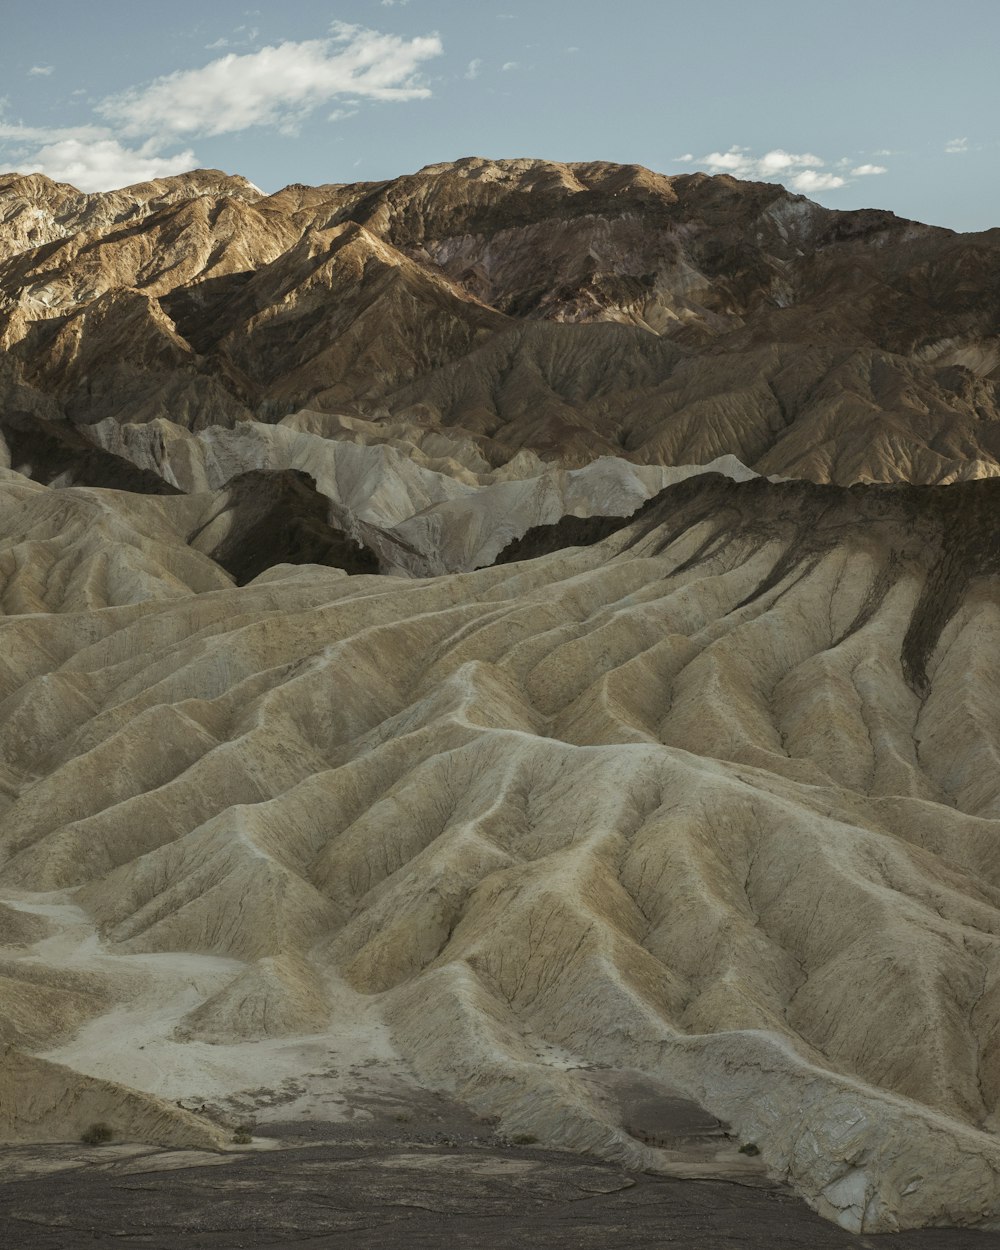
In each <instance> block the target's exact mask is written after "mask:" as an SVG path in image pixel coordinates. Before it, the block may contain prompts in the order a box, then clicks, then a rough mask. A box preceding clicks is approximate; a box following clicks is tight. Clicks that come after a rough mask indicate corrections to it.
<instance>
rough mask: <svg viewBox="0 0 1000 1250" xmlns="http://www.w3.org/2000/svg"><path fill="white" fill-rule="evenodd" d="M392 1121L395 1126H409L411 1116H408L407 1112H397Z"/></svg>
mask: <svg viewBox="0 0 1000 1250" xmlns="http://www.w3.org/2000/svg"><path fill="white" fill-rule="evenodd" d="M393 1119H394V1120H395V1121H396V1123H397V1124H409V1123H410V1121H411V1120H412V1119H413V1116H412V1115H410V1113H409V1111H397V1112H396V1114H395V1116H394V1117H393Z"/></svg>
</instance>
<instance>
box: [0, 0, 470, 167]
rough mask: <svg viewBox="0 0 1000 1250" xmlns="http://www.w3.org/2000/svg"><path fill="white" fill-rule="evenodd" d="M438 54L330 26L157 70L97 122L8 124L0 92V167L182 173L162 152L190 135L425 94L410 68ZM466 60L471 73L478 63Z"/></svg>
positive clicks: (291, 122) (339, 112) (290, 126)
mask: <svg viewBox="0 0 1000 1250" xmlns="http://www.w3.org/2000/svg"><path fill="white" fill-rule="evenodd" d="M396 2H397V3H399V4H403V3H407V0H396ZM248 16H249V14H248ZM257 33H258V32H257V29H256V28H255V27H250V26H238V27H236V29H235V31H234V32H233V36H232V38H233V42H236V43H240V42H243V43H245V42H246V41H248V40H253V39H255V38H256V36H257ZM442 52H443V47H442V44H441V40H440V38H439V37H438V36H437V35H428V36H422V37H416V38H412V39H405V38H402V37H400V36H397V35H385V34H381V33H380V32H378V31H373V30H367V29H365V28H363V27H360V26H350V25H347V24H346V23H343V22H335V23H333V25H332V26H331V27H330V34H329V36H328V37H326V38H323V39H313V40H307V41H304V42H301V43H292V42H285V43H281V44H278V45H276V46H274V47H266V48H261V49H260V50H258V51H256V52H248V53H246V54H243V55H237V54H236V53H232V52H231V53H228V54H227V55H225V56H222V57H219V58H217V59H216V60H213V61H210V62H209V64H207V65H205V66H204V67H202V68H201V69H197V70H181V71H178V72H177V73H174V74H167V75H165V76H164V77H162V78H158V79H156V80H155V81H154V82H152V83H149V84H147V85H145V86H141V87H134V88H131V89H130V90H127V91H124V92H122V93H121V94H119V95H115V96H109V97H107V98H106V99H104V100H102V101H100V102H99V103H98V104H97V105H96V112H97V114H98V116H99V118H100V119H101V121H102V122H103V123H104V124H98V125H84V126H72V127H70V126H66V127H49V126H30V125H25V124H24V123H23V122H20V121H18V122H10V121H7V120H5V118H4V109H5V108H6V107H7V105H8V102H7V101H6V100H4V99H2V98H0V154H2V156H0V160H2V165H0V168H2V169H3V170H4V171H10V170H18V171H21V172H26V173H32V172H38V173H44V174H47V175H48V176H49V177H51V178H55V179H57V180H59V181H67V182H72V183H73V184H74V185H76V186H77V187H79V188H80V189H81V190H83V191H107V190H112V189H114V188H116V187H122V186H127V185H129V184H130V183H134V182H142V181H145V180H147V179H150V178H158V177H165V176H168V175H170V174H177V173H182V172H184V171H185V170H188V169H192V168H194V167H195V166H197V164H198V160H197V157H196V156H195V154H194V152H193V151H192V150H191V149H190V147H187V146H185V147H184V149H183V150H182V151H175V150H172V149H175V148H177V147H179V146H180V145H181V144H182V143H185V142H186V141H190V139H191V137H193V136H196V135H202V136H209V135H221V134H230V133H233V132H235V131H240V130H245V129H247V128H248V127H250V126H275V127H277V128H278V129H280V130H282V131H284V132H286V133H288V132H293V131H294V129H295V127H296V126H297V125H298V124H299V123H300V122H301V121H303V120H304V119H305V118H306V117H308V116H310V115H311V114H312V113H314V112H315V111H316V110H317V109H318V108H319V107H321V106H322V105H323V104H336V105H339V106H340V107H334V108H333V109H332V110H331V111H330V112H328V113H327V119H328V120H329V121H331V122H336V121H341V120H344V119H345V118H348V117H352V116H353V115H354V114H355V113H356V112H357V111H358V106H359V105H360V103H361V102H362V101H365V100H376V101H383V100H391V101H400V100H414V99H422V98H425V97H426V96H429V95H430V94H431V92H430V88H429V87H428V86H426V85H425V83H424V82H423V81H422V79H421V78H420V69H421V67H422V65H423V63H424V62H425V61H427V60H429V59H431V58H433V57H436V56H440V55H441V53H442ZM472 64H473V65H476V67H477V69H478V64H479V63H478V62H473V63H472ZM470 68H471V66H470ZM30 72H31V73H35V72H38V73H46V74H47V73H48V72H49V69H48V68H46V67H44V66H36V67H34V68H33V69H32V70H31V71H30ZM81 90H82V89H81Z"/></svg>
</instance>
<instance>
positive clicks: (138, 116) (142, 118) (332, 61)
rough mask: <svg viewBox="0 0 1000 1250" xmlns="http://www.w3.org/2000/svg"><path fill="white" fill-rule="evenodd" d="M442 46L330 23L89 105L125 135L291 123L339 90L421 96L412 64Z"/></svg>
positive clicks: (169, 135)
mask: <svg viewBox="0 0 1000 1250" xmlns="http://www.w3.org/2000/svg"><path fill="white" fill-rule="evenodd" d="M442 51H443V47H442V44H441V40H440V39H439V38H438V36H437V35H429V36H418V37H416V38H414V39H403V38H401V37H400V36H398V35H384V34H380V33H379V32H378V31H374V30H366V29H364V28H363V27H360V26H348V25H346V24H345V23H343V22H338V23H336V24H335V25H334V27H333V33H332V35H331V36H330V38H328V39H310V40H306V41H304V42H301V43H281V44H277V45H275V46H273V47H266V48H261V49H260V50H259V51H258V52H249V53H246V54H244V55H242V56H237V55H235V54H234V53H230V54H229V55H227V56H223V57H219V58H218V59H217V60H215V61H210V62H209V64H208V65H206V66H204V67H203V68H202V69H194V70H178V71H177V72H176V73H173V74H167V75H165V76H164V77H162V78H157V79H156V80H155V81H154V82H152V83H150V84H149V85H148V86H145V87H134V88H132V89H131V90H129V91H125V92H122V93H121V94H120V95H117V96H111V97H110V98H108V99H106V100H104V101H102V102H101V103H100V104H99V105H98V106H97V112H98V113H99V114H100V115H101V116H102V117H103V118H105V119H106V120H107V121H108V122H109V123H111V124H112V125H113V126H114V127H115V128H116V129H117V130H118V131H119V132H120V133H121V134H123V135H125V136H129V137H135V136H139V135H156V136H158V137H160V138H161V139H163V140H167V139H173V138H177V137H179V136H181V135H222V134H231V133H233V132H235V131H239V130H246V129H247V128H248V127H251V126H277V127H279V128H281V129H284V130H291V129H294V127H295V126H296V125H298V124H299V123H300V122H302V121H303V120H305V118H306V117H308V116H309V115H310V114H311V113H312V112H313V111H314V110H315V109H316V108H317V107H319V106H320V105H322V104H325V103H327V102H329V101H330V100H332V99H334V98H335V97H336V96H340V95H351V96H353V97H355V98H359V99H360V98H367V99H371V100H397V101H399V100H415V99H422V98H424V97H426V96H429V95H430V94H431V92H430V88H429V87H428V86H426V85H425V84H424V83H423V82H422V81H421V80H420V78H419V69H420V66H421V65H422V63H423V62H424V61H427V60H430V59H431V58H432V57H436V56H440V55H441V53H442Z"/></svg>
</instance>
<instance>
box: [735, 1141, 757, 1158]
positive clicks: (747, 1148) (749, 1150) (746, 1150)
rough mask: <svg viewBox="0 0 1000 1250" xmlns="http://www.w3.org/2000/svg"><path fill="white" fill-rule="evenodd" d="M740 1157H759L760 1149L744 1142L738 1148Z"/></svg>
mask: <svg viewBox="0 0 1000 1250" xmlns="http://www.w3.org/2000/svg"><path fill="white" fill-rule="evenodd" d="M740 1154H741V1155H759V1154H760V1147H759V1146H758V1145H757V1144H756V1143H755V1142H752V1141H745V1142H744V1143H743V1145H742V1146H741V1147H740Z"/></svg>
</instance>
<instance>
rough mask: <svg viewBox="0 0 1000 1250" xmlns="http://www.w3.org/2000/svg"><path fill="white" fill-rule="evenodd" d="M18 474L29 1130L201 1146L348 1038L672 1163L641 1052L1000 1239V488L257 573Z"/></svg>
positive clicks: (14, 775) (15, 1077)
mask: <svg viewBox="0 0 1000 1250" xmlns="http://www.w3.org/2000/svg"><path fill="white" fill-rule="evenodd" d="M2 490H3V499H4V500H5V503H4V507H5V509H6V511H4V512H3V526H4V533H5V535H6V538H5V540H4V544H3V547H2V550H0V573H2V577H3V586H2V603H3V607H4V612H5V615H4V617H3V618H2V620H0V698H2V700H3V701H2V704H0V758H2V760H3V772H2V774H0V792H2V795H3V798H2V803H3V810H2V816H0V828H2V836H0V856H2V861H3V867H2V878H3V900H2V907H0V941H2V942H3V943H4V956H3V967H2V980H0V1004H2V1010H0V1018H2V1020H3V1022H4V1023H3V1025H2V1028H3V1031H4V1032H3V1042H4V1044H5V1045H6V1046H8V1047H12V1048H13V1049H12V1050H9V1051H8V1052H6V1057H5V1062H4V1068H3V1072H4V1076H3V1082H4V1085H3V1090H2V1092H3V1095H4V1096H3V1098H2V1100H0V1107H2V1117H3V1118H2V1122H0V1131H2V1135H3V1136H4V1137H6V1138H7V1139H11V1138H25V1137H28V1138H34V1139H39V1138H42V1139H45V1138H48V1139H52V1138H53V1136H55V1137H59V1136H60V1135H62V1136H64V1137H65V1136H69V1137H73V1136H76V1135H78V1134H79V1132H80V1131H82V1129H83V1128H84V1127H85V1126H86V1124H87V1123H88V1122H90V1121H92V1120H93V1119H95V1118H101V1119H116V1120H117V1123H118V1127H119V1130H120V1131H121V1132H123V1133H124V1134H126V1135H127V1134H131V1135H133V1136H135V1137H137V1138H138V1139H140V1140H141V1139H145V1140H152V1141H172V1142H187V1143H191V1144H200V1145H204V1144H206V1143H211V1142H215V1143H221V1140H222V1130H221V1129H219V1128H217V1127H216V1126H215V1125H214V1124H213V1123H212V1122H210V1121H209V1120H206V1119H204V1118H203V1117H199V1116H198V1115H196V1114H193V1113H192V1111H191V1110H189V1109H194V1111H197V1104H198V1102H199V1100H202V1101H204V1100H205V1099H217V1098H225V1097H232V1096H235V1095H238V1094H239V1093H240V1091H241V1090H245V1089H247V1088H248V1087H256V1086H259V1085H261V1084H265V1083H268V1084H270V1085H271V1086H272V1087H273V1086H275V1085H278V1084H280V1082H281V1080H283V1079H285V1078H291V1077H301V1076H303V1075H304V1074H306V1073H312V1074H314V1075H315V1074H316V1073H317V1070H318V1069H317V1063H318V1060H319V1058H320V1057H321V1056H322V1055H327V1056H328V1055H330V1054H331V1053H332V1054H335V1055H340V1056H341V1057H342V1059H343V1061H344V1062H345V1063H346V1062H347V1060H348V1057H350V1060H351V1061H352V1062H361V1061H364V1060H371V1061H373V1062H374V1063H376V1064H381V1065H384V1066H385V1068H386V1070H387V1071H390V1070H391V1071H392V1072H393V1073H395V1074H396V1075H397V1076H398V1078H399V1079H401V1080H407V1081H412V1082H414V1083H415V1084H422V1085H429V1086H432V1087H435V1088H440V1089H442V1090H445V1091H447V1092H449V1093H451V1094H454V1095H457V1096H458V1097H459V1098H460V1099H461V1100H463V1101H464V1102H466V1103H467V1104H469V1105H471V1106H472V1107H473V1108H474V1109H475V1110H477V1111H479V1112H481V1113H483V1114H484V1115H499V1116H500V1117H501V1121H502V1125H503V1127H504V1130H505V1131H506V1132H508V1133H511V1134H518V1133H520V1134H530V1135H533V1136H536V1137H537V1138H539V1140H541V1141H542V1142H544V1143H546V1144H550V1145H551V1144H554V1145H564V1146H569V1147H572V1148H574V1149H578V1150H588V1151H592V1152H594V1153H596V1154H598V1155H600V1156H603V1157H604V1158H607V1159H612V1160H618V1161H622V1162H626V1163H628V1164H630V1165H633V1166H642V1167H651V1168H653V1169H656V1168H657V1167H664V1168H666V1167H668V1165H669V1159H668V1158H667V1157H666V1154H665V1152H663V1151H661V1150H660V1149H659V1148H658V1147H657V1146H656V1145H655V1144H650V1143H649V1141H648V1140H643V1139H642V1138H641V1137H639V1136H637V1135H636V1134H635V1133H634V1132H631V1131H630V1125H629V1123H628V1122H627V1118H626V1117H625V1115H624V1113H623V1110H622V1107H621V1105H620V1103H619V1102H617V1101H616V1099H615V1098H614V1097H609V1096H608V1088H609V1086H608V1081H609V1079H610V1077H611V1076H613V1074H614V1073H615V1072H627V1073H629V1074H631V1076H632V1077H634V1078H635V1079H636V1080H639V1081H641V1082H648V1083H649V1085H650V1087H651V1088H661V1087H664V1086H665V1087H669V1088H672V1089H675V1090H678V1091H680V1092H681V1093H683V1094H685V1095H687V1096H689V1097H691V1098H692V1099H694V1100H696V1101H697V1102H699V1103H701V1104H702V1105H703V1106H704V1107H705V1108H707V1109H708V1110H709V1111H710V1112H711V1113H712V1114H714V1115H716V1116H718V1117H719V1118H721V1119H722V1120H724V1121H726V1122H727V1123H729V1124H730V1125H731V1126H732V1128H733V1132H734V1134H735V1136H736V1138H737V1139H738V1141H740V1142H745V1143H753V1144H755V1145H756V1146H758V1147H759V1149H760V1151H761V1152H762V1155H763V1158H764V1160H765V1162H766V1164H767V1166H768V1167H769V1168H770V1169H771V1171H772V1172H773V1173H774V1174H776V1175H778V1176H786V1177H787V1178H788V1179H789V1180H790V1182H791V1184H792V1185H793V1186H794V1187H795V1189H796V1190H797V1191H798V1192H799V1193H801V1194H802V1195H803V1196H804V1197H805V1198H806V1199H807V1200H808V1201H809V1202H810V1203H811V1204H812V1205H813V1206H814V1207H815V1208H816V1209H817V1210H818V1211H819V1212H821V1213H822V1214H824V1215H827V1216H828V1217H830V1218H832V1219H835V1220H838V1221H839V1222H840V1223H841V1224H843V1225H844V1227H846V1228H851V1229H855V1230H858V1229H864V1230H866V1231H870V1232H871V1231H880V1230H889V1229H893V1228H896V1227H912V1226H918V1225H922V1224H927V1223H969V1222H975V1221H977V1220H980V1219H984V1218H986V1219H989V1218H992V1219H994V1220H996V1219H997V1217H998V1213H1000V1180H998V1177H1000V1143H998V1139H997V1129H998V1127H1000V1125H998V1120H997V1106H998V1098H1000V1052H998V1049H997V1047H996V1045H995V1038H996V1034H997V1028H998V1016H1000V977H998V967H1000V964H998V958H997V956H998V945H1000V858H998V853H997V846H998V838H1000V782H998V778H1000V772H998V770H997V750H998V735H1000V729H998V725H997V720H996V707H997V706H998V695H1000V691H998V689H997V682H998V677H997V669H996V663H995V657H996V654H997V647H998V644H1000V601H998V591H997V582H996V578H995V576H994V570H993V566H992V563H991V561H992V560H993V558H994V557H993V554H992V553H994V552H995V551H996V547H997V540H996V529H995V516H996V492H995V491H994V490H993V483H991V482H988V481H987V482H976V483H969V484H967V485H965V486H963V487H950V488H938V491H937V493H936V494H934V495H933V498H934V499H936V500H938V501H941V500H944V501H946V502H944V503H941V505H940V506H937V505H935V506H934V507H927V508H924V507H923V506H921V510H920V515H919V516H916V515H915V513H914V506H915V505H914V503H913V498H912V488H905V487H903V488H880V489H878V490H874V489H873V490H869V491H867V492H866V491H863V490H861V491H859V490H854V491H847V490H843V489H841V488H837V487H819V486H813V485H810V484H808V483H802V482H789V483H780V482H779V483H769V482H766V481H763V480H761V479H750V480H747V481H744V482H735V481H733V480H731V479H730V478H727V477H722V476H719V475H717V474H707V475H700V476H695V477H692V478H689V479H688V480H686V481H683V482H680V483H678V484H676V485H674V486H670V487H668V488H666V489H665V490H664V491H662V492H661V493H660V494H658V495H656V496H655V497H654V498H653V499H652V501H651V502H650V503H648V504H646V505H644V506H643V507H642V508H641V509H640V511H638V512H637V513H636V514H635V515H634V517H633V518H632V519H631V520H628V519H627V518H619V519H611V518H608V519H604V520H601V519H596V520H594V521H586V520H578V521H575V522H574V524H575V526H576V531H575V533H576V536H575V539H574V544H575V545H571V546H565V545H560V544H561V543H564V542H565V538H564V537H562V538H561V537H560V535H561V534H563V530H564V523H561V524H560V525H559V526H556V527H555V528H554V529H545V528H542V529H536V530H533V531H531V532H530V533H529V534H528V535H526V536H525V537H524V538H523V539H521V540H520V542H521V544H522V546H523V551H522V554H532V552H533V551H534V552H539V553H541V554H538V555H536V558H533V559H525V560H522V561H520V562H517V561H515V562H513V563H500V564H496V565H494V566H492V567H488V568H482V569H479V570H478V571H472V572H466V573H457V574H451V575H446V576H445V575H443V576H438V577H423V578H420V577H409V578H405V577H399V576H386V575H374V574H371V575H369V574H359V575H355V576H349V575H347V574H346V573H345V572H343V571H342V570H339V569H334V568H323V567H320V566H317V565H314V564H302V565H293V564H287V563H286V564H281V563H279V564H277V565H275V566H274V567H271V568H269V569H267V570H266V571H264V572H263V573H260V574H259V575H257V576H256V577H254V578H253V579H252V580H250V581H249V582H248V583H247V584H246V585H243V586H236V585H234V584H233V578H232V576H231V575H230V574H229V573H227V572H226V571H225V570H224V569H223V568H222V567H221V566H220V565H219V564H217V563H216V562H215V561H213V560H212V559H211V558H210V556H209V555H208V554H206V552H204V551H201V550H198V549H197V547H196V546H192V545H190V544H189V543H188V541H186V538H185V526H188V527H190V528H195V529H197V525H195V521H196V520H197V519H198V517H200V516H201V515H202V513H203V511H204V510H205V509H206V508H208V507H209V506H210V505H211V504H212V499H213V498H214V497H213V496H210V495H204V494H201V495H199V494H197V493H196V494H193V495H189V496H177V497H174V498H170V497H167V498H162V499H150V498H145V499H142V500H141V501H140V502H141V504H142V508H141V511H140V510H139V509H138V508H137V505H136V497H135V496H133V495H126V494H123V493H119V492H112V491H101V490H94V489H77V488H70V489H65V490H56V489H53V488H51V487H45V486H41V485H39V484H37V483H32V482H29V481H27V480H26V479H25V478H23V477H21V476H19V475H17V474H15V473H13V472H11V471H7V473H6V475H5V477H4V480H3V483H2ZM948 491H952V492H954V491H962V492H964V495H963V498H962V499H961V500H959V498H958V496H957V495H954V494H952V495H949V494H947V492H948ZM951 501H953V503H952V502H951ZM953 505H954V506H953ZM178 509H179V510H181V512H183V513H184V518H185V521H184V525H181V524H180V522H179V521H178V519H177V516H178ZM956 509H957V511H956ZM185 510H186V511H185ZM199 510H201V511H199ZM196 514H197V515H196ZM956 518H957V519H958V520H960V521H961V522H962V526H961V528H960V529H956V525H957V524H958V520H956ZM588 527H591V528H590V532H589V533H588ZM595 538H596V539H598V541H593V539H595ZM581 543H582V544H583V545H580V544H581ZM529 548H531V550H529ZM514 553H515V554H517V552H516V550H515V552H514ZM332 1066H333V1067H334V1068H335V1067H336V1066H337V1065H336V1064H335V1063H334V1064H333V1065H332ZM265 1070H268V1073H269V1080H268V1082H264V1081H263V1079H262V1074H263V1072H264V1071H265ZM307 1084H308V1083H307ZM342 1085H343V1083H341V1085H340V1086H338V1085H337V1084H336V1082H334V1083H333V1084H332V1085H330V1086H329V1087H328V1088H327V1087H324V1088H327V1093H328V1094H329V1096H330V1098H331V1100H332V1099H333V1097H334V1096H340V1094H341V1093H342V1092H343V1090H342ZM321 1086H322V1082H320V1083H319V1085H317V1086H316V1087H315V1089H313V1087H311V1086H310V1089H312V1091H313V1094H315V1096H316V1097H322V1096H323V1093H322V1089H321V1088H320V1087H321ZM317 1090H318V1091H319V1092H318V1093H317V1092H316V1091H317ZM178 1102H180V1103H181V1104H183V1107H178V1105H177V1104H178ZM631 1127H632V1128H634V1127H635V1126H634V1125H633V1126H631Z"/></svg>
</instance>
